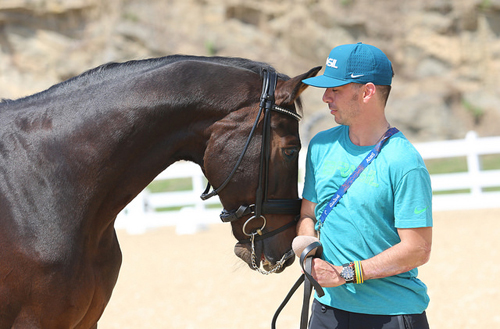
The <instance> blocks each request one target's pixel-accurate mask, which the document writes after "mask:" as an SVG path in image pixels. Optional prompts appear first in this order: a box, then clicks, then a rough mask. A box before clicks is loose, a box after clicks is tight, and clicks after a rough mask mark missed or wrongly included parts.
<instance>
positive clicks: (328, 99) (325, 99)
mask: <svg viewBox="0 0 500 329" xmlns="http://www.w3.org/2000/svg"><path fill="white" fill-rule="evenodd" d="M332 101H333V98H332V91H331V89H330V88H326V90H325V92H324V94H323V102H325V103H331V102H332Z"/></svg>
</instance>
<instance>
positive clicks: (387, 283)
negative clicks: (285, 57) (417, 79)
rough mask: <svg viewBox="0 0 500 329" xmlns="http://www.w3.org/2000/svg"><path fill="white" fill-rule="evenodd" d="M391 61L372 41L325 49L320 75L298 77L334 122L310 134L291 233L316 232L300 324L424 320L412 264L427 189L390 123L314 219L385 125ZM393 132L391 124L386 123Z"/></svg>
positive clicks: (425, 247)
mask: <svg viewBox="0 0 500 329" xmlns="http://www.w3.org/2000/svg"><path fill="white" fill-rule="evenodd" d="M392 77H393V70H392V65H391V62H390V61H389V59H388V58H387V56H386V55H385V54H384V53H383V52H382V51H381V50H380V49H378V48H376V47H374V46H370V45H367V44H362V43H358V44H349V45H342V46H338V47H336V48H334V49H333V50H332V51H331V53H330V55H329V57H328V59H327V62H326V68H325V71H324V74H323V75H321V76H318V77H314V78H310V79H306V80H304V81H303V82H304V83H306V84H308V85H311V86H314V87H320V88H326V90H325V93H324V96H323V101H324V102H325V103H327V104H328V107H329V109H330V112H331V114H333V115H334V116H335V121H336V122H337V123H338V124H339V126H336V127H334V128H332V129H329V130H326V131H323V132H320V133H318V134H317V135H316V136H315V137H314V138H313V139H312V140H311V142H310V145H309V149H308V155H307V161H306V176H305V184H304V191H303V201H302V210H301V218H300V220H299V223H298V225H297V234H298V235H299V237H297V238H296V239H301V238H304V237H303V236H317V233H318V232H319V233H320V234H319V236H320V241H321V242H322V245H323V249H324V251H323V255H322V257H321V259H319V258H316V259H315V260H314V261H313V269H312V275H313V277H314V278H315V279H316V280H317V281H318V283H319V284H320V285H321V286H322V287H324V291H325V295H324V296H323V297H318V296H315V300H314V302H313V306H312V315H311V319H310V328H311V329H317V328H331V329H333V328H340V329H342V328H355V329H363V328H383V329H390V328H414V329H420V328H428V323H427V318H426V315H425V309H426V308H427V305H428V303H429V297H428V295H427V288H426V286H425V285H424V284H423V283H422V282H421V281H420V280H419V279H418V278H417V273H418V272H417V269H416V268H417V267H418V266H420V265H423V264H425V263H426V262H427V261H428V259H429V256H430V251H431V241H432V208H431V207H432V205H431V200H432V191H431V186H430V178H429V173H428V171H427V169H426V167H425V164H424V162H423V160H422V158H421V156H420V155H419V154H418V152H417V151H416V150H415V148H414V147H413V146H412V145H411V144H410V142H409V141H408V140H407V139H406V138H405V136H404V135H403V134H402V133H401V132H398V131H397V130H395V131H396V133H395V134H394V135H393V136H391V137H389V138H388V139H386V140H385V143H384V144H383V146H382V148H381V150H380V153H379V154H378V156H377V157H376V158H375V159H374V160H373V161H372V162H371V163H370V164H368V165H367V166H366V168H365V169H364V170H363V171H362V173H361V175H360V176H359V177H358V178H357V179H356V180H355V181H354V182H353V183H352V185H351V186H350V187H349V188H348V190H347V192H346V193H345V194H344V195H343V197H341V198H340V200H339V201H338V203H337V204H336V205H335V206H334V207H333V208H331V212H330V213H328V215H327V216H326V219H325V220H324V223H322V224H321V223H320V221H319V219H320V217H321V214H322V213H323V211H324V210H325V208H328V207H327V206H328V204H329V203H330V201H331V199H332V196H333V195H334V194H335V192H337V190H338V189H339V187H340V186H341V185H342V184H343V183H344V182H345V180H346V179H347V177H349V176H350V174H351V173H352V172H353V171H354V170H355V169H356V168H357V167H358V165H359V164H360V163H361V162H362V161H363V159H365V157H367V155H368V154H369V152H370V151H371V150H372V149H373V148H374V145H376V144H377V143H379V142H380V141H381V140H383V136H384V134H385V133H386V132H387V131H388V129H389V128H390V124H389V122H388V121H387V119H386V117H385V112H384V111H385V105H386V102H387V97H388V96H389V92H390V89H391V83H392ZM392 131H394V129H392Z"/></svg>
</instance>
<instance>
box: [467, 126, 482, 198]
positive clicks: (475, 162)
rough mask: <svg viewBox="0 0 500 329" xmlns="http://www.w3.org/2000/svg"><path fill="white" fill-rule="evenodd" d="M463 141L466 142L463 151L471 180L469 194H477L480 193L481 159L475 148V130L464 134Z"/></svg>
mask: <svg viewBox="0 0 500 329" xmlns="http://www.w3.org/2000/svg"><path fill="white" fill-rule="evenodd" d="M465 142H466V150H465V151H466V155H467V170H468V172H469V177H470V181H471V194H472V195H473V196H477V195H480V194H481V193H482V189H481V185H480V182H479V174H480V171H481V161H480V158H479V154H478V152H477V148H476V144H477V142H478V136H477V133H476V132H475V131H469V132H468V133H467V135H465Z"/></svg>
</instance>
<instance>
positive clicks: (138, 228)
mask: <svg viewBox="0 0 500 329" xmlns="http://www.w3.org/2000/svg"><path fill="white" fill-rule="evenodd" d="M178 178H188V179H190V180H191V185H192V189H191V190H187V191H175V192H162V193H150V192H149V191H148V190H147V189H145V190H143V191H142V192H141V193H140V194H139V195H138V196H137V197H136V198H135V199H134V200H132V202H130V203H129V204H128V205H127V207H126V208H125V209H124V210H123V211H122V212H121V213H120V214H119V215H118V217H117V220H116V224H115V227H116V228H119V229H120V228H122V229H123V228H124V229H126V230H127V231H128V232H129V233H131V234H141V233H144V232H145V231H146V230H147V229H151V228H155V227H161V226H172V225H175V226H176V231H177V233H178V234H191V233H194V232H197V231H199V230H202V229H204V228H205V226H206V225H207V224H209V223H220V222H221V220H220V218H219V214H220V212H221V210H222V206H220V200H219V197H218V196H214V197H212V198H210V199H208V200H206V201H202V200H201V198H200V195H201V194H202V193H203V191H204V190H205V184H206V180H205V178H204V176H203V173H202V171H201V169H200V167H199V166H198V165H196V164H194V163H192V162H185V161H180V162H176V163H174V164H173V165H171V166H170V167H168V168H167V169H166V170H165V171H163V172H162V173H161V174H159V175H158V176H157V177H156V178H155V180H167V179H178ZM217 205H218V206H219V207H217ZM173 207H182V208H181V210H173V211H161V212H157V211H155V209H157V208H173Z"/></svg>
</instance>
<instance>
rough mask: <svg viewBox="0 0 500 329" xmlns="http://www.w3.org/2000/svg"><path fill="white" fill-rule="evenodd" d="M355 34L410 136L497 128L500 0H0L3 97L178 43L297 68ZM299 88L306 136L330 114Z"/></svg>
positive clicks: (191, 50)
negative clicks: (382, 75) (389, 77)
mask: <svg viewBox="0 0 500 329" xmlns="http://www.w3.org/2000/svg"><path fill="white" fill-rule="evenodd" d="M358 41H362V42H364V43H370V44H373V45H376V46H378V47H379V48H381V49H382V50H384V51H385V52H386V54H387V55H388V56H389V58H390V59H391V60H392V62H393V65H394V68H395V72H396V77H395V79H394V83H393V93H392V95H391V99H390V102H389V105H388V110H387V111H388V112H387V113H388V117H389V118H390V121H391V123H392V124H393V125H396V126H397V127H399V128H401V129H402V130H403V131H404V132H405V133H406V135H407V136H409V137H410V138H412V139H413V140H415V141H421V140H431V139H432V140H435V139H448V138H462V137H463V136H464V135H465V132H466V131H468V130H471V129H474V130H477V131H478V132H479V134H480V135H481V136H488V135H500V127H499V122H500V78H499V74H500V0H455V1H453V0H419V1H410V0H379V1H376V2H374V1H371V0H336V1H331V0H263V1H259V0H145V1H132V0H107V1H101V0H0V98H17V97H20V96H25V95H28V94H31V93H34V92H37V91H41V90H43V89H46V88H48V87H50V86H51V85H52V84H54V83H57V82H60V81H62V80H65V79H67V78H69V77H72V76H74V75H77V74H80V73H81V72H83V71H85V70H87V69H89V68H92V67H95V66H97V65H100V64H102V63H105V62H109V61H125V60H129V59H141V58H147V57H157V56H164V55H169V54H175V53H184V54H195V55H222V56H240V57H247V58H251V59H255V60H259V61H266V62H269V63H270V64H272V65H274V66H275V67H276V68H277V69H278V70H279V71H282V72H284V73H286V74H288V75H295V74H299V73H302V72H304V71H306V70H308V69H309V68H311V67H313V66H317V65H324V63H325V59H326V56H327V55H328V53H329V51H330V50H331V48H333V47H334V46H336V45H338V44H342V43H353V42H358ZM304 98H305V100H304V102H305V105H306V108H305V119H304V124H303V125H302V127H303V130H304V131H303V135H304V136H305V137H306V138H307V136H308V133H314V132H315V131H317V130H318V129H324V128H327V127H329V126H331V125H333V124H334V121H333V120H332V118H331V117H330V115H329V113H328V111H327V110H326V108H325V106H324V105H323V104H322V103H321V90H318V89H314V88H313V89H310V90H308V91H307V92H306V93H305V97H304Z"/></svg>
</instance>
